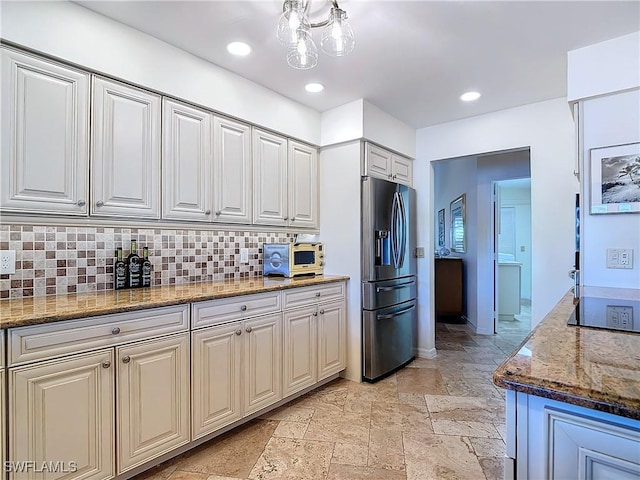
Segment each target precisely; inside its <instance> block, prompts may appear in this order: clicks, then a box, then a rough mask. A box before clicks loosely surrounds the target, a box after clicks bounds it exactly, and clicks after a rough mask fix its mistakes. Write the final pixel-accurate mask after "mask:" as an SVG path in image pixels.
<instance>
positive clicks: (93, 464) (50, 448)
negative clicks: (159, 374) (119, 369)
mask: <svg viewBox="0 0 640 480" xmlns="http://www.w3.org/2000/svg"><path fill="white" fill-rule="evenodd" d="M113 357H114V352H113V349H110V348H109V349H103V350H98V351H95V352H91V353H87V354H81V355H73V356H71V357H67V358H63V359H59V360H53V361H49V362H42V363H37V364H33V365H25V366H22V367H16V368H10V369H9V392H10V395H9V460H10V462H11V463H10V464H9V465H10V466H11V469H10V471H9V477H10V478H12V479H36V478H38V479H41V478H57V477H59V476H61V472H62V471H63V469H64V470H66V471H68V473H67V475H65V478H81V479H83V480H85V479H92V480H93V479H95V480H98V479H107V478H111V477H112V476H114V475H115V465H114V463H115V462H114V435H115V429H114V426H115V424H114V414H115V408H114V407H115V405H114V403H113V398H114V394H115V382H114V380H115V375H114V365H113ZM25 462H34V463H32V464H29V463H25ZM43 465H46V466H47V467H48V468H49V469H50V470H54V471H51V472H50V473H49V474H45V475H42V474H39V473H38V471H42V467H43ZM55 470H58V471H57V472H56V471H55Z"/></svg>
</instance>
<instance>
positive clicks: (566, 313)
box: [493, 293, 640, 419]
mask: <svg viewBox="0 0 640 480" xmlns="http://www.w3.org/2000/svg"><path fill="white" fill-rule="evenodd" d="M574 309H575V306H574V299H573V295H572V294H571V293H568V294H567V295H565V296H564V297H563V298H562V300H561V301H560V302H559V303H558V304H557V305H556V307H555V308H554V309H553V310H552V311H551V312H550V313H549V314H548V315H547V316H546V318H545V319H544V320H543V321H542V322H540V324H539V325H538V326H537V327H536V328H535V329H534V330H533V331H532V332H531V333H530V334H529V336H528V337H527V338H526V339H525V340H524V341H523V343H522V344H521V345H520V347H519V349H518V350H516V351H515V352H513V353H512V354H511V355H510V356H509V357H508V358H507V359H506V360H505V361H504V362H503V363H502V364H501V365H500V366H499V367H498V369H497V370H496V371H495V372H494V374H493V382H494V383H495V384H496V385H497V386H499V387H502V388H506V389H509V390H515V391H518V392H524V393H528V394H531V395H537V396H540V397H545V398H550V399H553V400H558V401H561V402H566V403H571V404H574V405H579V406H583V407H587V408H592V409H595V410H600V411H603V412H608V413H613V414H615V415H621V416H624V417H629V418H633V419H640V334H638V333H627V332H618V331H611V330H602V329H592V328H588V327H575V326H570V325H567V320H568V319H569V317H570V316H571V314H572V313H573V311H574Z"/></svg>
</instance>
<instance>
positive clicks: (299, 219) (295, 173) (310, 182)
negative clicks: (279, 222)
mask: <svg viewBox="0 0 640 480" xmlns="http://www.w3.org/2000/svg"><path fill="white" fill-rule="evenodd" d="M287 175H288V179H289V185H288V188H289V208H288V211H289V225H291V226H294V227H311V228H315V227H317V226H318V152H317V150H316V149H315V148H313V147H310V146H309V145H305V144H303V143H299V142H296V141H293V140H289V152H288V170H287Z"/></svg>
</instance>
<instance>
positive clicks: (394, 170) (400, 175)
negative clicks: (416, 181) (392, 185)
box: [391, 154, 413, 187]
mask: <svg viewBox="0 0 640 480" xmlns="http://www.w3.org/2000/svg"><path fill="white" fill-rule="evenodd" d="M391 160H392V162H391V178H392V180H393V181H394V182H398V183H402V184H403V185H407V186H409V187H410V186H411V185H412V184H413V160H411V159H409V158H405V157H401V156H400V155H395V154H392V155H391Z"/></svg>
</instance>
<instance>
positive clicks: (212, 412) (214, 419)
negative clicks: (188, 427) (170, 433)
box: [191, 322, 246, 440]
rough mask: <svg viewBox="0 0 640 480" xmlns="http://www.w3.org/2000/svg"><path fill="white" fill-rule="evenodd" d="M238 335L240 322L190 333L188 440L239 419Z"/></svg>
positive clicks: (240, 393)
mask: <svg viewBox="0 0 640 480" xmlns="http://www.w3.org/2000/svg"><path fill="white" fill-rule="evenodd" d="M242 335H243V329H242V322H234V323H231V324H227V325H222V326H220V327H210V328H205V329H203V330H197V331H195V332H192V333H191V349H192V350H191V382H192V383H191V391H192V397H191V411H192V440H195V439H197V438H200V437H203V436H205V435H207V434H209V433H212V432H215V431H216V430H218V429H219V428H222V427H224V426H225V425H229V424H230V423H233V422H235V421H236V420H240V419H241V418H242V391H241V379H242V370H241V368H240V365H241V360H242V355H241V352H242V339H243V337H242ZM244 335H246V333H245V334H244Z"/></svg>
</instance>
